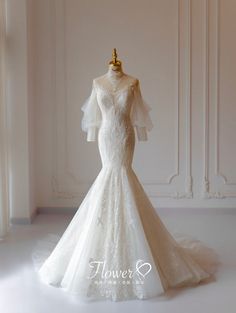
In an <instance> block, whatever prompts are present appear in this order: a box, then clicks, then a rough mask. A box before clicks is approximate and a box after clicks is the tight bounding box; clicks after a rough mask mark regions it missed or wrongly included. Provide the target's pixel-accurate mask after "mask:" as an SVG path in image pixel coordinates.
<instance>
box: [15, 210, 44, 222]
mask: <svg viewBox="0 0 236 313" xmlns="http://www.w3.org/2000/svg"><path fill="white" fill-rule="evenodd" d="M37 214H38V213H37V209H36V210H34V211H33V212H32V213H31V215H30V217H11V219H10V223H11V224H12V225H29V224H32V223H33V221H34V219H35V217H36V215H37Z"/></svg>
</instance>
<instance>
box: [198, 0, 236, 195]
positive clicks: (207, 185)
mask: <svg viewBox="0 0 236 313" xmlns="http://www.w3.org/2000/svg"><path fill="white" fill-rule="evenodd" d="M214 5H215V14H216V16H215V17H214V18H215V32H216V49H215V51H216V77H215V79H216V85H215V102H214V104H213V103H210V91H209V90H210V88H209V81H210V71H209V58H210V55H209V50H210V46H209V40H210V26H209V20H210V14H211V12H210V3H209V0H205V9H204V16H205V18H204V19H205V30H204V32H205V74H204V82H205V83H204V85H205V101H204V161H203V165H204V177H203V192H202V198H204V199H212V198H216V199H224V198H235V197H236V191H232V192H228V191H227V192H225V191H214V190H211V189H212V188H211V185H213V182H212V181H210V179H209V142H210V140H209V131H210V125H209V114H210V104H212V105H214V109H215V124H214V130H215V132H214V134H215V137H214V143H215V154H214V156H215V168H214V175H215V177H216V178H218V179H219V182H221V183H223V184H224V185H236V182H230V181H228V179H227V177H226V175H225V174H223V173H222V172H221V171H220V168H219V153H220V151H219V118H220V116H219V105H220V103H219V98H220V94H219V90H220V0H216V1H215V2H214Z"/></svg>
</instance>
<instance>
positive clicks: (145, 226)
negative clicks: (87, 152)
mask: <svg viewBox="0 0 236 313" xmlns="http://www.w3.org/2000/svg"><path fill="white" fill-rule="evenodd" d="M81 109H82V111H83V118H82V130H83V131H85V132H87V140H88V141H95V140H96V135H97V138H98V147H99V152H100V156H101V161H102V169H101V171H100V172H99V174H98V176H97V178H96V179H95V181H94V182H93V184H92V186H91V187H90V189H89V191H88V193H87V194H86V196H85V198H84V199H83V201H82V203H81V205H80V207H79V208H78V210H77V212H76V214H75V215H74V217H73V219H72V220H71V222H70V224H69V226H68V227H67V229H66V230H65V232H64V234H63V235H62V237H61V238H60V240H59V241H58V242H57V244H56V246H55V247H54V249H53V250H52V251H51V253H50V254H49V256H48V257H47V258H46V260H45V261H44V263H43V264H42V266H41V267H40V269H39V274H40V277H41V279H42V280H43V281H44V282H45V283H47V284H51V285H54V286H58V287H61V288H63V289H64V290H66V291H69V292H71V293H74V294H76V296H77V297H79V298H81V299H85V300H89V299H111V300H114V301H118V300H128V299H135V298H136V299H146V298H151V297H155V296H158V295H161V294H162V293H163V292H165V291H166V290H167V289H169V288H173V287H181V286H190V285H195V284H198V283H199V282H200V281H203V280H206V279H207V278H209V277H210V276H212V275H213V274H214V273H215V272H216V265H217V264H218V263H217V254H216V253H215V251H214V250H213V249H211V248H209V247H207V246H205V245H204V244H203V243H202V242H200V241H199V240H197V239H194V238H191V237H190V236H186V237H184V236H183V237H181V236H179V237H176V238H174V237H173V236H172V235H171V234H170V233H169V232H168V230H167V229H166V227H165V226H164V224H163V223H162V221H161V220H160V218H159V216H158V214H157V213H156V211H155V209H154V207H153V206H152V204H151V202H150V200H149V199H148V197H147V195H146V193H145V191H144V189H143V187H142V185H141V184H140V182H139V180H138V178H137V176H136V174H135V172H134V170H133V168H132V159H133V153H134V147H135V130H136V134H137V138H138V140H139V141H145V140H147V131H150V130H151V129H152V127H153V124H152V121H151V118H150V115H149V111H150V110H151V107H150V106H149V105H148V104H147V103H146V102H145V101H144V100H143V98H142V95H141V91H140V85H139V80H138V79H136V78H134V77H132V76H130V75H127V74H124V75H123V76H122V78H121V79H120V82H119V85H118V86H117V89H113V88H112V85H111V84H110V83H109V80H108V79H107V77H106V74H105V75H103V76H100V77H98V78H96V79H94V80H93V86H92V92H91V95H90V96H89V98H88V99H87V100H86V102H85V103H84V105H83V106H82V108H81ZM98 130H99V131H98ZM97 131H98V133H97Z"/></svg>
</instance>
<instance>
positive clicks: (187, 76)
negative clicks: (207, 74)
mask: <svg viewBox="0 0 236 313" xmlns="http://www.w3.org/2000/svg"><path fill="white" fill-rule="evenodd" d="M50 5H51V11H52V12H51V16H52V30H53V32H52V41H51V42H52V45H53V49H54V65H53V73H52V75H53V79H52V81H54V82H55V85H54V86H53V88H54V99H55V100H54V114H53V118H54V121H53V127H54V129H53V134H54V135H53V136H54V140H53V142H54V146H53V173H52V177H51V186H52V192H53V197H55V198H62V199H73V198H78V197H80V196H81V195H82V194H83V193H82V192H81V190H80V189H82V186H84V182H81V181H80V180H79V179H78V178H77V177H76V175H75V174H74V173H73V172H72V171H71V170H70V166H69V160H68V156H69V148H68V141H67V133H68V125H67V115H66V114H67V111H66V103H67V88H66V81H67V78H66V76H67V73H66V69H67V66H66V60H67V57H66V49H65V38H66V20H65V19H66V5H65V0H53V1H51V3H50ZM181 13H183V19H184V21H182V20H181V18H180V17H181ZM177 14H178V29H177V36H178V39H177V40H178V47H177V62H178V77H177V99H176V107H177V122H176V123H177V125H176V135H175V136H176V141H175V142H176V146H175V147H176V149H175V152H176V158H175V170H174V172H173V173H172V174H171V175H169V176H168V177H167V178H166V180H159V181H154V182H146V183H144V186H150V185H153V186H158V185H172V183H173V181H174V179H175V178H176V177H178V176H180V164H179V159H180V128H179V122H180V101H183V102H184V110H185V111H184V112H185V113H184V115H185V117H184V119H185V121H186V131H185V133H186V135H185V144H184V147H185V149H186V150H185V157H186V162H185V163H186V167H185V171H184V172H185V173H183V175H186V176H185V181H184V191H177V190H176V191H173V192H172V191H170V192H168V191H167V192H165V191H164V192H162V191H160V192H158V191H156V192H155V196H157V195H158V197H168V198H175V199H182V198H192V197H193V192H192V180H193V179H192V173H191V167H192V164H191V158H192V156H191V133H192V131H191V93H192V92H191V78H192V77H191V76H192V73H191V55H192V51H191V49H192V48H191V0H178V13H177ZM185 20H186V21H185ZM181 22H182V23H183V22H186V27H183V30H184V35H183V36H184V40H183V42H184V45H185V46H184V49H183V50H185V51H187V55H186V57H185V58H182V60H183V61H184V64H183V65H184V68H185V71H184V72H183V75H181V74H180V73H181V67H182V66H181V57H180V56H181V51H182V48H181V44H180V41H181V40H180V39H181V38H180V35H181V33H182V32H181V29H180V25H181ZM58 29H60V32H59V31H58ZM181 76H183V78H182V77H181ZM182 79H183V84H184V90H185V93H184V94H183V95H182V98H183V100H182V98H181V99H180V82H182ZM59 112H61V113H60V114H59ZM59 146H60V147H61V146H63V148H62V153H60V154H59V153H58V147H59ZM60 177H63V180H64V181H67V182H68V181H70V182H71V183H70V184H72V185H73V186H74V185H76V187H78V192H72V191H71V190H68V189H70V187H69V184H68V187H67V184H63V185H62V184H61V181H62V180H61V179H60ZM176 187H177V186H176Z"/></svg>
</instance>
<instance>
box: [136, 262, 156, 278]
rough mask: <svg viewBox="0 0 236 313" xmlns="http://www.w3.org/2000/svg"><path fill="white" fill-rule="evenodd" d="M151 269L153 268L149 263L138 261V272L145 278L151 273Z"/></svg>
mask: <svg viewBox="0 0 236 313" xmlns="http://www.w3.org/2000/svg"><path fill="white" fill-rule="evenodd" d="M140 263H142V264H140ZM151 269H152V266H151V264H150V263H148V262H144V261H143V260H138V261H137V262H136V270H137V272H138V273H139V274H140V275H142V276H143V277H145V276H146V275H147V274H148V273H149V272H150V271H151ZM140 270H141V271H140Z"/></svg>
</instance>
